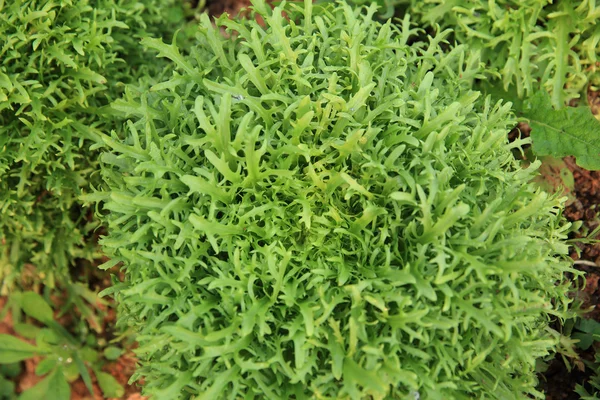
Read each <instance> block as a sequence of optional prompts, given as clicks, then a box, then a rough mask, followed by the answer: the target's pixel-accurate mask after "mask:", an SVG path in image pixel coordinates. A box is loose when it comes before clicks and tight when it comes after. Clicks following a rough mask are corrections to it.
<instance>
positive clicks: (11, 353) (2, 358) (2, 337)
mask: <svg viewBox="0 0 600 400" xmlns="http://www.w3.org/2000/svg"><path fill="white" fill-rule="evenodd" d="M39 352H40V351H39V349H38V348H37V347H35V346H33V345H31V344H29V343H27V342H24V341H22V340H20V339H17V338H16V337H14V336H11V335H6V334H0V364H10V363H14V362H17V361H22V360H26V359H28V358H31V357H33V356H34V355H36V354H38V353H39Z"/></svg>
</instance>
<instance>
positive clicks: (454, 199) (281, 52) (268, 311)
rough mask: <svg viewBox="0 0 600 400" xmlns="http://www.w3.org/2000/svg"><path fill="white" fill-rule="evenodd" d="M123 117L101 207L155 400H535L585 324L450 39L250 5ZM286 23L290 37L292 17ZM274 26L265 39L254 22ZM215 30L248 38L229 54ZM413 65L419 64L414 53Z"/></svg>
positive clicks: (313, 10)
mask: <svg viewBox="0 0 600 400" xmlns="http://www.w3.org/2000/svg"><path fill="white" fill-rule="evenodd" d="M253 8H254V12H255V13H256V15H253V16H252V17H251V18H249V20H247V21H233V20H230V19H229V18H227V17H222V18H219V19H217V20H216V26H213V24H212V23H211V21H210V20H209V18H208V17H207V16H204V17H203V18H202V21H201V24H200V28H199V33H198V35H197V38H196V43H197V45H195V46H193V47H191V48H190V49H188V51H187V54H182V50H181V49H180V48H179V46H178V45H177V43H176V42H173V43H171V44H166V43H164V42H163V41H161V40H157V39H144V40H143V44H144V45H145V46H146V47H148V48H149V49H153V50H155V51H157V52H158V54H159V55H160V56H161V57H164V58H166V59H168V60H169V62H170V63H171V69H172V70H173V73H172V75H171V76H170V77H168V78H166V79H163V80H162V81H161V82H159V83H157V84H154V85H153V86H152V87H150V88H149V90H143V88H141V87H136V88H129V89H126V91H125V95H124V97H123V98H122V99H119V100H117V101H116V102H114V104H113V109H114V110H115V112H119V113H120V114H121V115H122V116H123V117H125V118H127V119H128V122H127V124H126V125H125V126H124V129H122V130H115V131H113V132H112V133H111V134H105V133H98V135H97V137H98V138H99V139H101V140H100V141H99V142H98V143H97V145H96V146H97V147H98V148H102V150H103V152H104V153H103V155H102V157H101V162H102V177H103V180H104V183H103V184H102V185H101V186H99V190H98V191H97V192H96V193H93V194H89V195H85V196H83V197H82V199H83V200H84V201H85V202H87V203H96V204H97V209H98V214H100V215H101V217H102V218H103V220H104V221H105V223H106V224H107V227H108V235H107V236H106V237H104V238H103V239H102V241H101V243H102V246H103V249H104V250H105V251H106V252H107V254H108V255H110V256H111V261H109V262H107V263H105V264H104V265H103V266H102V267H103V268H111V267H113V266H115V265H118V264H120V263H122V270H123V272H124V280H123V281H122V282H120V281H118V280H116V279H115V284H114V286H113V287H112V288H109V289H107V290H106V291H105V292H104V294H106V295H110V294H112V295H114V296H115V297H116V299H117V300H118V303H119V305H120V317H119V324H120V325H121V326H129V327H131V328H133V329H134V330H135V331H136V332H137V333H138V336H137V339H138V340H139V343H140V347H139V349H138V350H137V354H138V355H139V357H140V360H141V364H142V366H141V368H140V369H139V371H138V372H137V373H136V375H135V376H134V378H133V379H136V378H144V379H145V382H146V384H145V389H144V390H145V393H146V394H148V395H152V396H154V398H156V399H191V398H195V399H225V398H247V399H253V398H270V399H279V398H281V399H288V398H297V399H300V398H323V399H324V398H350V399H364V398H371V399H405V398H410V397H409V396H413V397H415V398H416V397H420V398H421V399H467V398H480V397H486V398H496V399H512V398H514V399H520V398H525V397H527V396H533V397H535V398H543V395H542V394H541V393H539V392H538V391H536V389H535V387H536V382H537V380H536V375H535V364H536V360H537V359H539V358H543V357H546V356H549V355H551V354H552V353H553V352H554V351H555V349H556V346H557V345H558V343H559V340H560V338H559V335H558V333H557V332H555V331H553V330H552V329H550V328H549V321H550V320H551V319H553V318H564V317H567V316H569V315H570V313H569V311H568V305H569V303H570V299H569V298H568V297H567V296H566V293H567V288H566V286H565V285H566V283H562V282H565V279H564V273H565V272H568V271H569V272H573V270H572V269H571V268H570V264H569V262H568V261H567V260H566V258H567V253H568V252H567V250H568V246H567V245H566V243H565V242H564V239H565V238H566V236H567V233H568V230H569V225H568V224H566V223H565V222H564V221H563V218H562V216H561V207H562V203H563V201H564V199H560V198H559V197H558V196H555V195H549V194H547V193H546V192H543V191H541V190H540V189H537V188H536V187H535V186H534V185H532V184H530V183H529V182H530V181H531V179H532V178H533V177H534V176H535V174H536V169H537V168H538V167H539V162H537V161H536V162H534V163H532V164H531V165H530V166H529V167H528V168H525V169H523V168H521V167H520V166H519V163H518V162H517V161H516V160H515V159H514V157H513V156H512V153H511V149H513V148H516V147H518V146H520V145H522V144H523V143H524V140H517V141H516V142H514V143H512V144H509V143H508V142H507V132H508V131H509V130H510V129H511V128H512V127H514V126H515V125H516V119H515V117H514V115H513V114H512V113H511V112H510V107H511V105H510V104H509V103H503V102H494V101H492V100H491V98H490V97H485V98H483V97H482V96H481V95H480V93H479V92H476V91H473V90H472V89H471V88H472V85H473V82H474V81H475V80H476V79H485V78H486V77H487V76H486V75H485V74H484V73H483V72H482V69H481V68H480V64H481V62H480V59H479V58H478V57H477V55H476V54H475V53H471V52H468V51H467V50H466V49H465V47H464V46H457V47H451V48H448V46H447V43H445V40H446V38H447V37H448V35H449V32H448V31H445V32H442V33H440V34H439V35H437V36H435V37H431V38H429V39H428V40H426V41H416V42H415V40H416V33H417V30H416V29H413V28H411V26H410V23H409V18H408V17H406V18H405V19H404V20H403V22H402V24H401V26H400V27H396V26H394V25H392V24H391V23H390V22H388V23H385V24H381V23H379V22H376V21H373V18H372V17H373V14H374V13H375V12H376V8H374V7H370V8H369V9H368V10H367V11H366V12H365V13H361V10H353V9H352V8H350V7H349V6H348V5H344V4H338V5H335V6H332V5H313V4H312V3H311V1H305V2H304V4H303V5H302V4H287V5H285V4H284V5H282V6H280V7H276V8H275V9H274V10H272V9H271V7H269V6H268V5H267V4H266V3H265V2H264V1H262V0H255V1H254V2H253ZM284 11H285V17H284V14H283V12H284ZM257 16H260V17H261V18H262V20H264V26H263V25H261V24H259V23H258V22H256V19H257ZM219 29H224V30H226V31H227V32H228V33H230V34H231V35H230V37H229V39H225V38H224V37H222V36H221V35H220V34H219ZM413 42H414V43H413Z"/></svg>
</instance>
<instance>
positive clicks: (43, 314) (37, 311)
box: [21, 292, 54, 324]
mask: <svg viewBox="0 0 600 400" xmlns="http://www.w3.org/2000/svg"><path fill="white" fill-rule="evenodd" d="M21 307H22V308H23V311H24V312H25V314H27V315H29V316H30V317H33V318H35V319H37V320H38V321H40V322H43V323H45V324H48V323H50V321H53V320H54V313H53V311H52V308H51V307H50V306H49V305H48V303H46V300H44V298H43V297H42V296H40V295H39V294H37V293H35V292H25V293H23V295H22V296H21Z"/></svg>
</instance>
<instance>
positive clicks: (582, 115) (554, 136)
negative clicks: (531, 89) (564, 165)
mask: <svg viewBox="0 0 600 400" xmlns="http://www.w3.org/2000/svg"><path fill="white" fill-rule="evenodd" d="M523 116H524V117H525V118H527V119H528V120H529V125H530V126H531V139H532V141H533V152H534V153H535V155H537V156H548V155H549V156H553V157H565V156H575V157H576V161H577V164H578V165H579V166H581V167H582V168H586V169H589V170H600V122H599V121H598V120H597V119H596V118H595V117H594V115H593V114H592V113H591V111H590V109H589V108H588V107H565V108H562V109H559V110H555V109H554V108H553V107H552V103H551V101H550V96H549V95H548V94H547V93H546V92H545V91H539V92H538V93H536V94H535V95H534V96H533V97H532V98H531V99H530V100H529V101H528V102H526V108H525V110H524V112H523Z"/></svg>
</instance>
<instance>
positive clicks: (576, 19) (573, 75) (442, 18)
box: [350, 0, 600, 169]
mask: <svg viewBox="0 0 600 400" xmlns="http://www.w3.org/2000/svg"><path fill="white" fill-rule="evenodd" d="M350 2H351V3H355V4H362V1H361V0H350ZM378 4H379V5H380V6H381V7H382V9H384V10H388V11H386V12H385V15H386V17H389V16H391V15H392V14H393V12H390V11H389V9H390V8H393V7H394V6H395V7H396V8H399V9H406V10H407V11H408V12H409V13H410V14H411V15H412V16H413V17H416V19H417V20H418V21H419V22H421V23H423V24H425V25H430V26H435V27H436V28H437V29H441V30H443V29H446V28H451V29H452V30H453V38H454V40H456V41H457V42H458V43H462V44H465V45H467V46H468V47H469V49H470V50H472V51H479V52H480V53H481V57H482V61H483V62H484V63H485V64H486V66H487V67H489V68H491V69H492V70H495V71H497V76H496V79H493V80H486V81H484V84H485V87H486V89H491V92H492V93H493V94H495V95H497V96H498V97H499V98H503V99H510V100H513V101H516V102H519V99H522V100H525V104H524V107H523V108H521V107H519V106H517V107H516V109H517V111H519V112H520V111H527V113H528V114H529V115H530V116H531V117H533V120H532V121H531V122H532V128H533V131H532V135H533V136H535V137H536V138H537V140H536V139H534V151H536V155H539V156H544V155H552V156H554V157H563V156H565V155H575V156H576V157H577V163H578V165H580V166H581V167H583V168H587V169H600V161H599V160H600V150H599V149H598V143H600V124H598V121H596V120H594V119H593V118H592V117H591V115H588V114H590V113H589V111H587V109H588V108H587V107H582V108H577V109H568V111H566V110H562V109H563V108H564V107H565V105H566V104H567V103H569V102H571V100H573V99H578V98H580V97H583V98H585V96H586V95H585V89H587V85H588V84H598V83H600V80H599V77H600V75H599V74H598V70H597V65H596V64H597V61H598V54H599V51H600V50H599V49H600V46H598V43H599V42H600V28H599V27H598V26H597V24H596V21H597V19H598V17H600V8H599V7H597V6H596V4H595V2H594V1H587V0H565V1H560V2H552V1H550V0H494V1H470V0H450V1H446V0H431V1H420V0H397V1H393V2H391V3H390V2H385V4H381V2H378ZM438 25H439V26H438ZM500 87H503V90H502V91H499V90H498V89H499V88H500ZM542 91H546V92H548V93H550V94H551V97H550V98H549V99H548V101H546V100H545V99H542V93H540V92H542ZM529 100H531V101H529ZM556 110H559V111H556ZM536 118H539V119H538V120H536ZM548 120H551V121H552V122H553V123H555V124H556V128H557V129H556V130H555V132H556V133H560V134H558V135H557V134H554V133H553V132H551V129H550V127H549V125H543V124H540V122H541V121H544V122H548ZM582 137H584V138H585V140H583V141H582V140H581V139H582ZM589 144H592V145H589Z"/></svg>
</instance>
